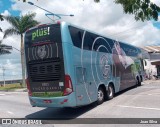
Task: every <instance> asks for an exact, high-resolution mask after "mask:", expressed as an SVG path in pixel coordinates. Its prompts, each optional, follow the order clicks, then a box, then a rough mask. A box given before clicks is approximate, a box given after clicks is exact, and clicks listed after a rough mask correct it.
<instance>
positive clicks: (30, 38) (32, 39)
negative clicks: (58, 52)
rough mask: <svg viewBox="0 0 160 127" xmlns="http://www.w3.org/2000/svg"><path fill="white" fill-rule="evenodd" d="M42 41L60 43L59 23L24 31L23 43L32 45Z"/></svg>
mask: <svg viewBox="0 0 160 127" xmlns="http://www.w3.org/2000/svg"><path fill="white" fill-rule="evenodd" d="M43 42H49V43H61V42H62V41H61V31H60V25H59V24H52V25H46V26H40V27H37V28H35V29H31V30H29V31H27V32H26V35H25V44H26V45H33V44H39V43H43Z"/></svg>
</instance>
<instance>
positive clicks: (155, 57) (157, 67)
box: [143, 46, 160, 76]
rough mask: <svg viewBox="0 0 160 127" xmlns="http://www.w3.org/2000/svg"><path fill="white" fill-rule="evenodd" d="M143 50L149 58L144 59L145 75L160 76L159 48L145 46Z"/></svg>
mask: <svg viewBox="0 0 160 127" xmlns="http://www.w3.org/2000/svg"><path fill="white" fill-rule="evenodd" d="M143 49H144V50H146V51H147V52H148V53H149V58H150V59H146V66H145V67H144V69H145V70H146V73H147V74H150V75H158V76H160V46H145V47H144V48H143Z"/></svg>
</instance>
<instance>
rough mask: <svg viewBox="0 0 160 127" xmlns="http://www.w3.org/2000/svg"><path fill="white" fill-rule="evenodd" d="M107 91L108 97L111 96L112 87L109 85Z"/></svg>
mask: <svg viewBox="0 0 160 127" xmlns="http://www.w3.org/2000/svg"><path fill="white" fill-rule="evenodd" d="M108 92H109V97H112V96H113V89H112V87H111V86H109V88H108Z"/></svg>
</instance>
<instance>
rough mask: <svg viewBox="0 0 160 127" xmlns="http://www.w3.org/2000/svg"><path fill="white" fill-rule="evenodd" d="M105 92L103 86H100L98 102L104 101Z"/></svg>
mask: <svg viewBox="0 0 160 127" xmlns="http://www.w3.org/2000/svg"><path fill="white" fill-rule="evenodd" d="M104 97H105V92H104V89H103V88H102V87H99V88H98V98H97V104H98V105H100V104H102V103H103V102H104Z"/></svg>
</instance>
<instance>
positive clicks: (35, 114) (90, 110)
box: [0, 81, 160, 127]
mask: <svg viewBox="0 0 160 127" xmlns="http://www.w3.org/2000/svg"><path fill="white" fill-rule="evenodd" d="M0 118H27V119H32V118H52V119H54V118H72V119H73V118H160V82H151V81H149V82H145V84H143V85H142V86H141V87H135V88H132V89H128V90H127V91H124V92H121V93H119V94H118V95H116V97H115V98H114V99H112V100H111V101H106V102H104V103H103V104H102V105H99V106H94V105H89V106H84V107H81V108H75V109H71V108H38V107H31V105H30V104H29V100H28V95H27V93H26V92H0ZM48 123H49V122H48ZM50 126H51V125H50ZM59 126H64V125H59ZM77 126H81V125H77ZM115 126H116V125H115ZM142 126H143V125H142ZM52 127H53V126H52ZM118 127H119V126H118Z"/></svg>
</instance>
